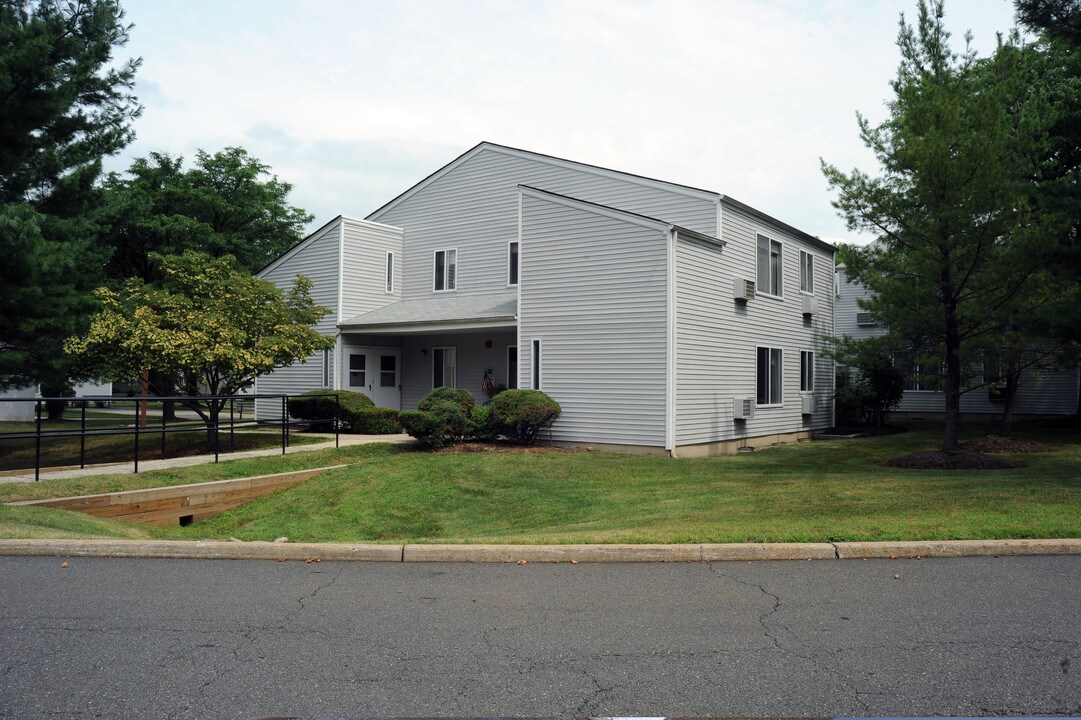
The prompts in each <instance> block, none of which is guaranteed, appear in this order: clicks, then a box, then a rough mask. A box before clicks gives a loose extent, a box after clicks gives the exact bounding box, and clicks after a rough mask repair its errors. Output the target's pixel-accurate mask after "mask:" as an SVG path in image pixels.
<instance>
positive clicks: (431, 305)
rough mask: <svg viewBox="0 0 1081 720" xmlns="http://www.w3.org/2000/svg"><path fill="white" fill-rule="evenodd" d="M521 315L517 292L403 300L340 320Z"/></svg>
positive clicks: (355, 323)
mask: <svg viewBox="0 0 1081 720" xmlns="http://www.w3.org/2000/svg"><path fill="white" fill-rule="evenodd" d="M517 315H518V293H517V292H513V293H499V294H497V295H446V296H443V297H438V298H432V299H430V300H403V301H401V302H396V303H392V304H390V305H386V306H384V307H381V308H379V309H378V310H372V311H371V312H368V313H364V314H363V315H357V316H356V317H353V318H349V319H348V320H345V321H343V322H341V323H339V324H338V327H340V328H343V329H353V328H362V327H369V326H373V325H424V324H436V323H454V322H462V323H469V322H481V321H485V320H510V321H513V320H514V319H515V318H516V316H517Z"/></svg>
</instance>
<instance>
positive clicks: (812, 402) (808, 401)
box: [803, 395, 818, 415]
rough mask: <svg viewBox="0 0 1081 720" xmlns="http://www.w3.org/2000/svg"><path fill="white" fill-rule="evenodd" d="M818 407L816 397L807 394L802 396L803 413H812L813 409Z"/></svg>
mask: <svg viewBox="0 0 1081 720" xmlns="http://www.w3.org/2000/svg"><path fill="white" fill-rule="evenodd" d="M817 408H818V398H816V397H815V396H814V395H808V396H807V397H804V398H803V414H804V415H814V414H815V410H816V409H817Z"/></svg>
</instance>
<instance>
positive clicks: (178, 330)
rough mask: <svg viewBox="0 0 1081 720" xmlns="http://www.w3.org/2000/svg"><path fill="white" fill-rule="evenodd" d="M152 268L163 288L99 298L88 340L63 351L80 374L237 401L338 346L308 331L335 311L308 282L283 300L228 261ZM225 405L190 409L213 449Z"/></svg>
mask: <svg viewBox="0 0 1081 720" xmlns="http://www.w3.org/2000/svg"><path fill="white" fill-rule="evenodd" d="M156 260H157V262H159V263H160V264H161V270H162V276H163V278H164V280H163V282H162V285H161V286H160V287H156V286H151V285H147V284H145V283H143V282H142V281H140V280H136V279H131V280H129V281H128V282H127V283H125V284H124V286H123V287H122V289H121V290H120V291H119V292H117V291H113V290H109V289H108V288H99V289H98V290H97V295H98V299H99V300H100V302H101V304H102V310H101V311H100V312H98V313H97V314H96V315H94V317H93V318H92V319H91V323H90V329H89V331H88V332H87V334H86V335H85V336H82V337H72V338H69V339H68V340H67V342H66V343H65V344H64V349H65V350H66V351H67V352H68V354H69V355H70V356H71V357H72V359H73V360H74V362H75V364H76V366H77V367H78V368H79V369H81V370H83V371H84V372H87V373H89V374H95V375H100V376H103V377H117V378H121V379H127V380H133V379H135V378H138V377H140V376H141V375H142V374H143V373H144V372H147V371H155V372H156V373H157V374H160V375H161V376H163V377H166V378H169V379H170V380H171V381H172V382H173V383H174V386H175V387H177V388H181V389H182V391H183V393H184V394H186V395H189V396H192V397H197V396H200V395H204V396H206V395H209V396H219V395H233V394H235V393H236V392H238V391H239V390H241V389H243V388H245V387H247V386H249V385H250V384H251V383H252V382H253V381H254V380H255V378H257V377H259V376H261V375H266V374H267V373H270V372H271V371H273V370H274V369H276V368H278V367H282V366H288V365H292V364H293V363H294V362H296V361H297V360H300V361H301V362H304V361H305V359H306V358H307V357H308V356H310V355H312V354H313V353H315V352H318V351H319V350H323V349H327V348H330V347H332V346H333V345H334V339H333V338H329V337H324V336H322V335H320V334H319V333H318V332H317V331H316V330H314V329H313V328H312V327H311V325H313V324H315V323H316V322H318V321H319V320H320V319H321V318H322V317H323V316H324V315H326V314H327V313H328V312H329V310H328V309H327V308H324V307H318V306H316V305H315V304H314V303H313V302H312V299H311V295H310V292H311V281H310V280H308V279H307V278H305V277H303V276H297V279H296V280H295V281H294V283H293V288H292V290H290V291H289V292H283V291H282V290H280V289H278V288H277V287H275V286H274V285H273V284H272V283H270V282H267V281H265V280H259V279H257V278H254V277H252V276H251V275H249V274H247V273H245V272H241V271H239V270H237V268H236V267H235V262H234V260H233V258H232V257H231V256H225V257H221V258H217V259H212V258H210V256H208V255H205V254H202V253H196V252H190V251H189V252H186V253H184V254H183V255H176V256H158V257H156ZM227 402H228V401H227V400H204V401H199V400H197V399H193V400H189V401H186V402H185V403H184V405H186V406H187V407H189V408H191V409H192V410H194V411H195V412H196V413H198V414H199V416H200V417H201V418H202V419H203V421H204V422H205V423H206V424H207V430H208V438H209V439H210V440H211V441H213V440H214V436H215V428H216V427H217V422H218V415H219V414H220V412H221V410H222V408H223V407H224V406H225V404H226V403H227Z"/></svg>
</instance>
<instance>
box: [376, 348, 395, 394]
mask: <svg viewBox="0 0 1081 720" xmlns="http://www.w3.org/2000/svg"><path fill="white" fill-rule="evenodd" d="M397 384H398V358H397V356H395V355H380V356H379V387H394V386H395V385H397Z"/></svg>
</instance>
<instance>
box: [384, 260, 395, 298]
mask: <svg viewBox="0 0 1081 720" xmlns="http://www.w3.org/2000/svg"><path fill="white" fill-rule="evenodd" d="M386 287H387V292H388V293H392V292H394V253H392V252H388V253H387V286H386Z"/></svg>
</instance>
